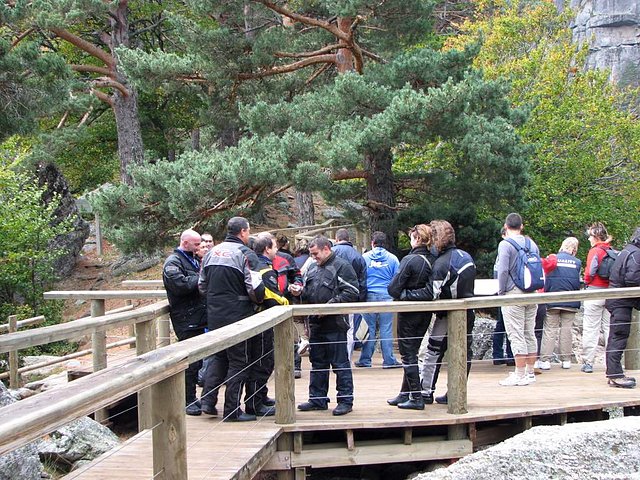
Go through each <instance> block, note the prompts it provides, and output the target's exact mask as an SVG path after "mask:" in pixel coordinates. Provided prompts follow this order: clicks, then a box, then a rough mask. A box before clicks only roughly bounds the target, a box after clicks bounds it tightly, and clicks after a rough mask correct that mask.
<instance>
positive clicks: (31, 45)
mask: <svg viewBox="0 0 640 480" xmlns="http://www.w3.org/2000/svg"><path fill="white" fill-rule="evenodd" d="M5 8H6V7H5ZM1 16H2V12H0V17H1ZM0 25H2V24H1V23H0ZM9 33H10V31H9V30H8V29H7V28H6V27H2V26H0V142H2V141H4V140H5V139H6V138H7V137H9V136H11V135H14V134H27V133H30V132H32V131H33V130H34V129H35V128H36V127H37V122H38V120H39V119H40V118H43V117H46V116H47V115H50V114H52V113H55V112H56V111H59V109H60V106H59V105H60V102H59V101H58V99H59V98H65V97H66V96H67V92H68V88H69V77H70V72H69V70H68V69H67V67H66V65H65V62H64V60H63V59H62V57H60V56H59V55H57V54H55V53H53V52H51V51H49V52H47V53H44V54H43V53H41V51H40V48H39V45H38V44H37V43H35V42H29V41H24V42H21V43H19V44H18V45H17V46H15V47H13V48H12V46H11V38H10V36H9Z"/></svg>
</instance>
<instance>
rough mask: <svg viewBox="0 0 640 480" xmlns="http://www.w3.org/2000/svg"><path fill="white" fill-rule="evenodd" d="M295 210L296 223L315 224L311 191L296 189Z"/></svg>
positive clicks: (301, 224)
mask: <svg viewBox="0 0 640 480" xmlns="http://www.w3.org/2000/svg"><path fill="white" fill-rule="evenodd" d="M296 210H297V216H298V225H300V226H304V225H314V224H315V208H314V206H313V192H301V191H299V190H296Z"/></svg>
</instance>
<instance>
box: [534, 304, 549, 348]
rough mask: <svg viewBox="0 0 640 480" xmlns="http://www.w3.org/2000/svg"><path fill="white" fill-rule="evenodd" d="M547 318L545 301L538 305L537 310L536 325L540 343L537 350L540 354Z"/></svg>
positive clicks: (537, 339)
mask: <svg viewBox="0 0 640 480" xmlns="http://www.w3.org/2000/svg"><path fill="white" fill-rule="evenodd" d="M545 318H547V304H546V303H543V304H540V305H538V310H537V311H536V324H535V326H534V333H535V336H536V343H537V344H538V350H537V351H536V353H537V354H538V356H540V347H541V346H542V332H543V331H544V319H545Z"/></svg>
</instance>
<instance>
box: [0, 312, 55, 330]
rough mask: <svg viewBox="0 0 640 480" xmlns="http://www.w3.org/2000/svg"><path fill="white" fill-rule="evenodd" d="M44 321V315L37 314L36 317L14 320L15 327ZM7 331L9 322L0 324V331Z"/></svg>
mask: <svg viewBox="0 0 640 480" xmlns="http://www.w3.org/2000/svg"><path fill="white" fill-rule="evenodd" d="M44 321H45V318H44V315H38V316H37V317H32V318H25V319H24V320H18V321H17V322H16V328H22V327H28V326H29V325H37V324H39V323H42V322H44ZM8 331H9V324H8V323H3V324H0V333H5V332H8Z"/></svg>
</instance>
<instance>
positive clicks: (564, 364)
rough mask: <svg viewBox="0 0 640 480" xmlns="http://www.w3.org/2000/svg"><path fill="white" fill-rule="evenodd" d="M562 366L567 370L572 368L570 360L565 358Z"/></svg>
mask: <svg viewBox="0 0 640 480" xmlns="http://www.w3.org/2000/svg"><path fill="white" fill-rule="evenodd" d="M562 368H564V369H565V370H568V369H570V368H571V362H570V361H569V360H565V361H564V362H562Z"/></svg>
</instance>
